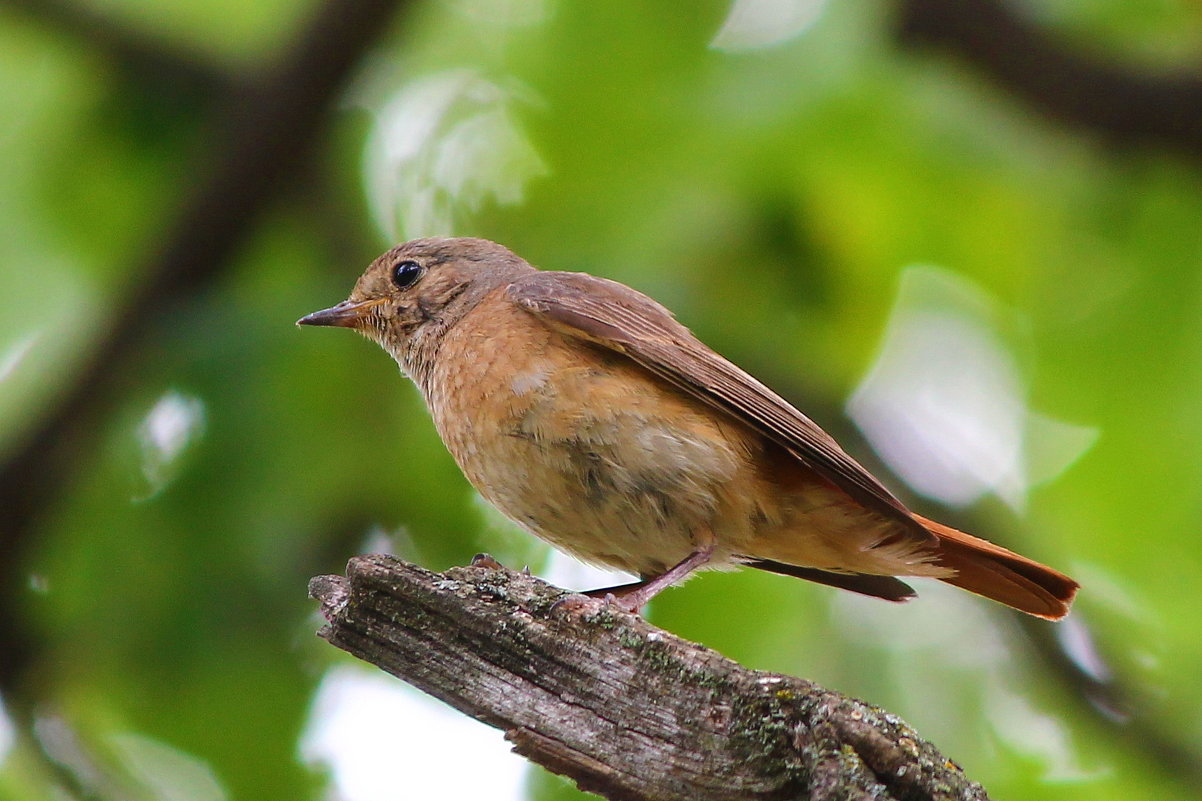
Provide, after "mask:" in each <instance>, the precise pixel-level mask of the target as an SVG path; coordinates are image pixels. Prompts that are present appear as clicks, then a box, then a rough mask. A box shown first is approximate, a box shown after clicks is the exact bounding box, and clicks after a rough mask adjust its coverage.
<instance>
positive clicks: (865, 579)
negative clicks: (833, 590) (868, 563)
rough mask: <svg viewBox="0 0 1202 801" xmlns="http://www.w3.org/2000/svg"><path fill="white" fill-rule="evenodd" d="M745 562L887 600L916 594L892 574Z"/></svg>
mask: <svg viewBox="0 0 1202 801" xmlns="http://www.w3.org/2000/svg"><path fill="white" fill-rule="evenodd" d="M744 564H745V565H747V566H748V567H755V568H759V569H760V570H767V571H770V572H772V573H780V574H781V575H783V576H794V577H796V578H800V579H805V580H806V581H815V582H817V583H819V584H826V585H827V586H829V587H838V588H839V589H843V590H851V591H852V592H858V593H860V594H861V595H870V596H872V597H873V598H884V599H885V600H886V601H908V600H910V599H911V598H913V597H914V596H915V595H916V594H917V593H915V592H914V590H913V589H912V588H911V587H910V585H909V584H906V583H905V582H904V581H902V580H900V579H896V578H894V577H893V576H872V575H868V574H867V573H835V572H834V571H831V570H819V569H818V568H816V567H801V566H799V565H790V564H785V563H784V562H774V561H772V560H771V559H752V560H749V561H746V562H744Z"/></svg>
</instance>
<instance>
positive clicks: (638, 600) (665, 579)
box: [583, 536, 714, 614]
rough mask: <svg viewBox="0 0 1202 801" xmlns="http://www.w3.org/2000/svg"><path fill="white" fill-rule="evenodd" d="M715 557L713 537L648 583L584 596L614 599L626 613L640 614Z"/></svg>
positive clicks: (636, 583) (622, 586)
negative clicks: (677, 583) (651, 602)
mask: <svg viewBox="0 0 1202 801" xmlns="http://www.w3.org/2000/svg"><path fill="white" fill-rule="evenodd" d="M713 555H714V541H713V537H712V536H711V537H710V538H709V539H708V540H707V541H706V542H705V543H703V544H701V545H698V546H697V548H696V549H695V550H694V551H693V552H692V553H690V554H689V555H688V556H686V557H685V558H684V559H682V560H680V561H679V562H677V563H676V564H675V565H673V566H672V567H670V568H668V569H667V570H665V571H664V572H663V573H660V574H659V575H658V576H656V577H654V578H651V579H647V580H646V581H636V582H634V583H633V584H622V585H619V586H617V587H606V588H604V589H600V590H590V591H588V592H586V593H583V594H584V595H587V596H589V597H590V598H605V599H612V602H613V603H614V604H615V605H616V606H617V607H618V608H619V609H621V610H623V611H625V612H634V613H635V614H637V613H638V611H639V610H640V609H642V608H643V607H644V606H646V605H647V602H648V601H650V600H651V599H652V598H654V597H655V596H656V595H658V594H659V593H660V591H661V590H665V589H667V588H668V587H671V586H672V585H673V584H675V583H676V582H678V581H680V580H681V579H683V578H684V577H685V576H687V575H689V574H690V573H692V572H693V571H694V570H696V569H697V568H699V567H701V566H702V565H704V564H705V563H706V562H708V561H709V560H710V558H711V557H712V556H713Z"/></svg>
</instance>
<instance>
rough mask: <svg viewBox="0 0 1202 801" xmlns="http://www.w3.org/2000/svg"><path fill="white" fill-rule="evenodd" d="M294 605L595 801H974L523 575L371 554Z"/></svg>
mask: <svg viewBox="0 0 1202 801" xmlns="http://www.w3.org/2000/svg"><path fill="white" fill-rule="evenodd" d="M309 592H310V594H311V595H312V596H313V597H314V598H316V599H318V600H319V601H321V604H322V610H323V612H324V614H325V616H326V618H327V620H328V621H329V624H328V625H326V626H325V627H323V628H322V630H321V631H320V632H319V634H320V635H321V636H322V637H324V638H325V639H327V640H329V641H330V642H331V643H333V644H334V645H336V646H338V647H339V648H342V649H343V650H345V651H347V652H349V653H351V654H353V655H355V656H357V657H359V658H360V659H363V660H365V661H368V662H371V663H372V664H374V665H376V666H378V667H380V668H382V669H383V670H385V671H387V672H389V673H391V674H393V675H394V676H397V677H398V678H401V679H403V680H405V681H407V682H409V683H411V684H413V685H414V686H416V687H418V688H419V689H421V690H423V691H425V692H427V693H429V694H431V695H433V696H435V697H437V698H439V699H441V700H443V701H445V702H446V703H448V704H450V705H451V706H453V707H455V708H456V709H458V710H460V711H461V712H464V713H466V714H468V715H471V716H472V717H474V718H476V719H477V720H480V721H482V722H484V723H487V724H489V725H490V726H495V727H496V728H499V729H503V730H505V732H506V738H507V739H508V740H510V742H512V743H513V744H514V750H515V751H517V752H518V753H519V754H522V755H523V756H525V757H527V758H528V759H530V760H531V761H533V762H536V763H538V764H540V765H542V766H544V767H546V768H548V769H549V770H551V771H554V772H555V773H559V774H562V775H564V776H567V777H569V778H571V779H573V780H575V782H576V783H577V784H578V785H579V786H580V787H581V788H582V789H584V790H588V791H591V792H594V793H596V794H598V795H601V796H603V797H605V798H609V799H621V801H644V800H645V801H650V800H651V799H656V801H670V800H672V799H680V801H685V800H686V799H687V801H735V799H739V801H748V799H764V800H765V801H767V800H768V799H780V800H782V801H783V799H813V800H814V801H823V800H824V799H836V798H838V799H899V800H900V799H906V800H907V801H924V800H925V799H948V800H949V801H950V799H977V800H978V801H980V799H985V798H986V795H985V791H984V790H983V789H982V788H981V786H980V785H978V784H975V783H973V782H971V781H969V779H968V778H967V777H965V775H964V773H963V772H962V771H961V769H960V768H959V767H958V766H957V765H955V764H954V763H952V762H951V761H949V760H947V759H946V758H944V757H943V756H941V755H940V754H939V752H938V751H937V750H936V749H935V747H934V746H933V745H931V744H930V743H928V742H926V741H924V740H923V739H921V738H920V737H919V736H918V735H917V734H916V733H915V732H914V730H913V729H911V728H910V727H909V726H907V725H906V724H905V723H903V722H902V721H901V720H899V719H898V718H897V717H895V716H894V715H891V714H889V713H887V712H884V711H883V710H881V709H878V708H876V707H872V706H869V705H867V704H864V703H861V702H859V701H856V700H853V699H851V698H848V697H846V696H843V695H840V694H838V693H835V692H832V691H830V690H825V689H823V688H821V687H819V686H817V685H815V684H812V683H810V682H808V681H805V680H803V679H798V678H793V677H790V676H783V675H779V674H773V673H765V672H762V671H756V670H750V669H748V668H745V667H742V666H741V665H739V664H737V663H736V662H733V661H731V660H729V659H727V658H725V657H723V656H721V655H720V654H718V653H716V652H714V651H711V650H709V649H707V648H703V647H701V646H699V645H696V644H694V643H690V642H687V641H685V640H682V639H680V638H678V637H676V636H674V635H672V634H669V633H667V632H664V631H661V630H659V629H657V628H655V627H654V626H652V625H651V624H649V623H647V622H646V621H645V620H643V619H642V618H640V617H638V616H636V615H630V614H626V613H622V612H619V611H616V610H614V609H613V608H611V607H608V606H605V605H603V604H600V603H599V602H593V603H588V602H583V601H581V597H580V596H573V595H570V594H567V593H565V592H564V591H562V590H558V589H556V588H554V587H551V586H550V585H548V584H546V583H544V582H542V581H540V580H539V579H537V578H534V577H532V576H528V575H524V574H521V573H515V572H512V571H509V570H505V569H503V568H494V567H482V566H481V567H463V568H453V569H451V570H448V571H447V572H446V573H441V574H440V573H431V572H429V571H427V570H423V569H422V568H419V567H416V566H414V565H411V564H408V563H406V562H403V561H401V560H398V559H395V558H393V557H389V556H378V555H377V556H364V557H356V558H355V559H352V560H351V562H350V564H349V565H348V566H347V576H346V578H343V577H341V576H320V577H318V578H315V579H313V581H312V582H311V583H310V586H309ZM565 598H566V599H567V602H565V603H561V604H556V602H557V601H559V600H561V599H565ZM573 601H578V602H579V603H573Z"/></svg>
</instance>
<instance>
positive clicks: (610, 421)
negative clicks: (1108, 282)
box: [298, 239, 1078, 619]
mask: <svg viewBox="0 0 1202 801" xmlns="http://www.w3.org/2000/svg"><path fill="white" fill-rule="evenodd" d="M298 324H300V325H329V326H341V327H344V328H352V329H354V330H356V331H358V332H359V333H361V334H363V335H364V336H366V337H368V338H370V339H374V340H375V341H376V342H378V343H379V344H380V345H381V346H383V348H384V349H385V350H387V351H388V352H389V353H390V354H392V357H393V358H394V359H396V361H397V363H398V364H400V366H401V370H402V371H404V373H405V374H406V375H408V376H409V377H410V378H412V379H413V381H414V382H415V383H416V384H417V386H418V387H419V388H420V389H421V393H422V397H423V398H425V401H426V405H427V406H428V407H429V409H430V413H431V415H432V416H433V418H434V424H435V426H436V427H437V429H438V433H439V434H440V435H441V436H442V440H443V442H444V443H446V446H447V448H448V449H449V450H450V452H451V455H452V456H454V458H455V461H456V462H458V464H459V466H460V468H461V469H462V470H463V472H464V473H465V474H466V475H467V477H468V479H469V480H470V481H471V482H472V484H474V485H475V487H476V489H477V490H479V492H480V494H481V495H483V496H484V497H485V498H486V499H487V500H488V501H489V502H491V503H492V504H493V505H495V506H496V507H497V508H498V509H500V510H501V511H502V512H503V513H504V514H505V515H506V516H508V517H509V518H510V519H512V520H513V521H514V522H515V523H517V524H518V525H519V526H521V527H522V528H524V529H526V530H527V531H529V532H530V533H532V534H534V535H536V536H538V537H541V538H542V539H544V540H546V541H547V542H549V543H551V544H552V545H554V546H555V547H557V548H560V549H562V550H564V551H567V552H568V553H570V554H572V555H573V556H576V557H578V558H580V559H582V560H584V561H586V562H590V563H593V564H598V565H604V566H607V567H611V568H619V569H621V570H625V571H628V572H631V573H634V574H635V575H638V576H640V577H641V578H642V581H640V582H637V583H635V584H629V585H625V586H623V587H615V588H611V589H608V590H597V591H594V593H590V594H604V593H612V594H613V596H614V600H615V601H616V603H618V604H619V605H620V606H621V607H622V608H625V609H628V610H632V611H637V610H638V609H640V608H641V607H642V606H643V604H645V603H646V602H647V601H648V600H649V599H650V598H651V597H652V596H653V595H655V594H656V593H658V592H659V591H660V590H662V589H664V588H665V587H668V586H670V585H671V584H674V583H676V582H678V581H680V580H681V579H683V578H684V577H685V576H687V575H688V574H690V573H692V572H693V571H694V570H697V569H698V568H702V567H706V568H732V567H736V566H739V565H746V566H750V567H756V568H760V569H763V570H770V571H772V572H775V573H784V574H786V575H790V576H797V577H799V578H804V579H809V580H810V581H816V582H819V583H822V584H828V585H831V586H834V587H841V588H843V589H846V590H851V591H853V592H859V593H863V594H865V595H872V596H876V597H878V598H885V599H888V600H890V601H904V600H907V599H909V598H912V597H914V594H915V593H914V591H913V590H912V589H911V588H910V587H909V586H908V585H907V584H905V583H904V582H902V581H900V580H899V579H897V578H895V577H896V576H929V577H932V578H936V579H939V580H941V581H944V582H947V583H948V584H954V585H955V586H957V587H962V588H964V589H966V590H969V591H970V592H975V593H977V594H979V595H983V596H985V597H986V598H992V599H993V600H995V601H1000V602H1001V603H1003V604H1006V605H1008V606H1012V607H1014V608H1015V609H1020V610H1022V611H1023V612H1027V613H1029V614H1032V615H1037V616H1039V617H1043V618H1049V619H1057V618H1061V617H1063V616H1064V615H1065V614H1067V612H1068V608H1069V604H1070V603H1071V602H1072V599H1073V596H1074V595H1075V594H1076V591H1077V587H1078V585H1077V582H1075V581H1073V580H1072V579H1071V578H1069V577H1068V576H1066V575H1064V574H1063V573H1060V572H1058V571H1056V570H1053V569H1052V568H1050V567H1046V566H1044V565H1042V564H1040V563H1038V562H1035V561H1033V560H1031V559H1028V558H1026V557H1024V556H1020V555H1019V554H1016V553H1013V552H1011V551H1008V550H1006V549H1005V548H1002V547H1000V546H997V545H994V544H992V543H990V542H986V541H985V540H982V539H978V538H977V537H973V536H971V535H969V534H965V533H963V532H960V531H957V530H955V529H953V528H949V527H948V526H944V525H941V524H939V523H936V522H934V521H932V520H927V519H926V518H924V517H921V516H920V515H917V514H915V513H913V512H911V511H910V510H909V509H907V508H906V506H905V505H904V504H902V502H901V501H899V500H898V499H897V498H895V497H894V496H893V495H892V494H891V493H890V492H889V490H887V489H885V487H884V486H882V485H881V483H880V482H879V481H877V479H876V478H874V477H873V476H872V474H871V473H869V472H868V471H867V470H866V469H864V468H863V467H862V466H860V465H859V464H858V463H857V462H856V461H855V460H854V459H852V458H851V457H850V456H848V455H847V453H845V452H844V451H843V449H842V448H840V447H839V445H838V443H836V442H835V441H834V440H833V439H832V438H831V437H830V436H829V435H827V433H826V432H824V431H823V430H822V429H821V428H819V427H818V426H817V425H815V424H814V422H813V421H811V420H810V419H809V418H808V417H806V416H805V415H804V414H802V413H801V412H800V411H798V410H797V409H795V408H794V407H793V406H791V405H790V404H789V403H788V401H786V400H784V399H783V398H781V397H780V396H779V395H777V394H776V393H775V392H773V391H772V390H770V389H769V388H768V387H766V386H764V385H763V384H762V383H760V382H759V381H757V380H756V379H755V378H753V377H752V376H751V375H749V374H748V373H747V372H745V371H743V370H742V369H740V368H739V367H738V366H736V365H735V364H733V363H732V362H730V361H728V360H727V359H725V358H723V357H722V356H720V355H719V354H717V353H715V352H714V351H713V350H711V349H710V348H708V347H706V346H705V344H703V343H702V342H701V341H700V340H698V339H697V338H696V337H695V336H693V334H692V333H691V332H690V331H689V330H688V329H687V328H685V327H684V326H683V325H681V324H680V323H679V322H677V321H676V319H675V318H674V317H673V316H672V313H671V312H669V311H668V310H667V309H665V308H664V307H663V306H661V305H660V304H658V303H656V302H655V301H654V300H652V299H651V298H649V297H647V296H646V295H643V294H642V293H640V292H636V291H635V290H633V289H631V288H629V287H627V286H624V285H622V284H619V283H617V282H615V281H609V280H606V279H604V278H596V277H594V276H591V275H586V274H584V273H567V272H550V271H540V270H538V269H536V268H534V267H532V266H531V265H529V264H527V263H526V262H525V261H523V260H522V259H521V258H519V257H518V256H516V255H514V254H513V253H511V252H510V251H509V250H507V249H506V248H504V247H502V246H501V245H498V244H496V243H493V242H489V241H487V240H483V239H417V240H413V241H412V242H406V243H404V244H402V245H398V246H397V247H395V248H393V249H392V250H390V251H388V252H387V253H385V254H384V255H382V256H380V257H379V258H378V259H376V260H375V261H374V262H372V264H371V266H370V267H368V268H367V271H366V272H364V273H363V275H362V276H361V277H360V278H359V281H358V283H356V285H355V289H354V291H353V292H351V295H350V298H348V299H347V300H345V301H343V302H342V303H339V304H338V305H336V306H333V307H332V308H329V309H324V310H322V311H319V312H314V313H313V314H310V315H309V316H307V317H304V318H302V319H301V320H299V321H298Z"/></svg>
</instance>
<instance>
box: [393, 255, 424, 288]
mask: <svg viewBox="0 0 1202 801" xmlns="http://www.w3.org/2000/svg"><path fill="white" fill-rule="evenodd" d="M421 277H422V266H421V265H420V264H418V263H417V262H415V261H409V260H405V261H402V262H397V265H396V266H395V267H393V268H392V283H394V284H396V285H397V288H398V289H408V288H409V287H411V286H413V285H414V284H415V283H417V279H419V278H421Z"/></svg>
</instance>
